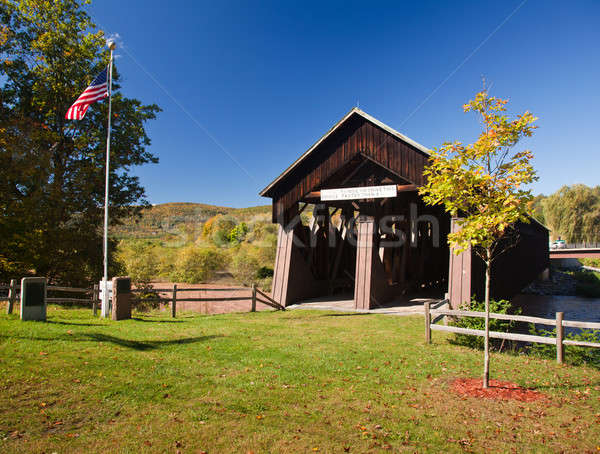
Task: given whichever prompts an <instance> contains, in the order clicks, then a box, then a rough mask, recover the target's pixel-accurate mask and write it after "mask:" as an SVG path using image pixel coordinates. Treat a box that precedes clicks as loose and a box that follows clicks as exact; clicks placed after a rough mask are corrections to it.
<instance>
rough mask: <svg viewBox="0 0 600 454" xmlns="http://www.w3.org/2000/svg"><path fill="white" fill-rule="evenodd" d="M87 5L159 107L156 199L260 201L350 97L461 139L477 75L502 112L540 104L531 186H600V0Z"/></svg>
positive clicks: (420, 136) (131, 84) (123, 69)
mask: <svg viewBox="0 0 600 454" xmlns="http://www.w3.org/2000/svg"><path fill="white" fill-rule="evenodd" d="M88 9H89V12H90V14H91V15H92V17H93V18H94V19H95V21H96V22H97V23H98V24H99V25H100V26H101V28H103V29H104V30H106V31H107V32H108V33H115V34H118V35H119V36H120V41H119V42H120V45H121V46H123V47H124V48H123V47H122V48H120V49H118V50H117V54H118V59H117V65H118V68H119V71H120V73H121V75H122V76H123V83H122V87H123V91H124V93H125V95H126V96H129V97H135V98H139V99H140V100H142V101H143V102H145V103H157V104H158V105H159V106H161V108H162V109H163V112H162V113H161V114H160V115H159V117H158V119H157V120H155V121H154V122H152V123H150V124H149V126H148V132H149V135H150V138H151V139H152V146H151V150H152V152H153V153H154V154H155V155H157V156H158V157H159V159H160V163H159V164H157V165H147V166H143V167H139V168H135V169H133V172H134V173H135V174H136V175H139V177H140V179H141V182H142V184H143V185H144V186H145V187H146V190H147V195H148V199H149V200H150V202H151V203H164V202H202V203H211V204H216V205H225V206H236V207H242V206H249V205H257V204H266V203H269V202H270V199H264V198H261V197H259V196H258V192H259V191H260V190H261V189H262V188H263V187H265V186H266V185H267V184H268V183H270V182H271V180H273V179H274V178H275V177H276V176H277V175H279V174H280V173H281V172H282V171H283V170H284V169H285V168H286V167H287V166H288V165H289V164H290V163H291V162H293V161H294V160H295V159H296V158H297V157H298V156H300V155H301V154H302V153H303V152H304V151H305V150H306V149H307V148H308V147H309V146H310V145H311V144H312V143H314V142H315V141H316V140H317V139H318V138H319V137H320V136H321V135H322V134H324V133H325V132H326V131H327V130H328V129H329V128H330V127H331V126H332V125H333V124H335V123H336V122H337V121H338V120H339V119H340V118H341V117H342V116H343V115H344V114H345V113H346V112H347V111H348V110H350V109H351V108H352V107H354V106H355V105H357V103H359V105H360V108H361V109H363V110H365V111H366V112H367V113H369V114H371V115H373V116H375V117H376V118H378V119H379V120H381V121H383V122H384V123H387V124H388V125H390V126H391V127H393V128H396V129H398V130H399V131H400V132H402V133H403V134H405V135H407V136H409V137H411V138H412V139H414V140H416V141H418V142H420V143H422V144H423V145H425V146H427V147H436V146H440V145H441V144H442V143H443V142H444V141H447V140H462V141H464V142H468V141H471V140H473V139H474V138H475V137H476V134H477V133H478V128H479V125H478V123H477V120H476V118H475V117H474V116H473V115H469V114H464V113H463V112H462V109H461V106H462V105H463V104H464V103H465V102H466V101H468V100H469V99H470V98H471V97H472V96H473V95H474V94H475V93H476V92H477V91H478V90H479V89H480V88H481V80H482V76H485V78H486V80H487V83H488V85H491V93H492V94H493V95H495V96H499V97H503V98H509V99H510V100H511V102H510V103H509V109H510V110H511V111H512V112H514V113H520V112H522V111H524V110H530V111H531V112H533V113H534V114H535V115H536V116H538V117H539V121H538V125H539V129H538V130H537V131H536V133H535V135H534V137H533V138H531V139H528V140H527V141H526V142H523V143H522V144H520V147H522V148H529V149H531V150H533V152H534V154H535V163H534V165H535V167H536V169H537V170H538V175H539V177H540V180H539V181H538V182H537V183H536V184H535V185H534V186H533V190H534V193H545V194H548V193H551V192H553V191H555V190H557V189H558V188H559V187H560V186H562V185H565V184H573V183H585V184H587V185H598V184H600V177H599V174H600V172H599V170H600V165H599V164H600V163H599V157H600V146H599V145H598V143H599V141H598V139H597V131H598V129H599V128H600V87H599V81H600V52H599V50H598V46H599V44H600V27H599V26H598V24H599V23H600V2H598V1H595V0H589V1H585V0H583V1H573V2H563V1H543V0H528V1H525V2H522V1H521V0H520V1H514V0H507V1H502V2H498V1H493V2H486V1H481V2H479V1H465V2H462V1H449V2H438V1H422V2H402V1H391V2H364V1H362V2H352V1H350V2H348V1H344V2H323V1H321V2H310V1H303V2H283V1H281V2H279V1H275V2H270V1H261V2H231V1H218V2H214V1H210V2H204V1H177V0H173V1H170V2H165V1H164V0H161V1H158V0H144V1H142V0H127V1H123V0H119V1H116V0H96V1H95V2H94V3H93V4H92V5H91V6H89V7H88ZM511 14H512V15H511ZM473 51H475V52H473ZM449 76H450V77H449ZM440 85H441V86H440ZM161 87H163V88H164V89H163V88H161ZM436 89H437V90H436ZM424 101H426V102H424ZM224 150H225V151H224ZM232 158H233V159H232Z"/></svg>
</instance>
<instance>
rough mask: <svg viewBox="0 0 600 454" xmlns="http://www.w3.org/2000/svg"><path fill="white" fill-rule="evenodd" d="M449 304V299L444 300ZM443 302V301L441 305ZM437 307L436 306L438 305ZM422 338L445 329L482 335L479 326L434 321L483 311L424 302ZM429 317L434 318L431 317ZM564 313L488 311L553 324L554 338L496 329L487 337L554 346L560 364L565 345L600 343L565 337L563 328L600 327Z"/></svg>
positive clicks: (505, 317) (502, 317) (492, 315)
mask: <svg viewBox="0 0 600 454" xmlns="http://www.w3.org/2000/svg"><path fill="white" fill-rule="evenodd" d="M443 303H448V301H447V300H446V301H443ZM444 305H445V304H444ZM438 307H439V306H438ZM424 311H425V341H426V342H427V343H428V344H429V343H431V330H435V331H446V332H450V333H457V334H466V335H471V336H480V337H483V336H485V331H484V330H480V329H471V328H461V327H459V326H448V325H438V324H437V322H438V321H439V320H441V319H443V318H444V317H446V316H449V317H475V318H485V312H476V311H462V310H452V309H444V308H436V309H432V308H431V303H425V305H424ZM432 316H433V317H434V319H433V320H432ZM563 317H564V313H563V312H557V313H556V318H555V319H551V318H541V317H530V316H528V315H509V314H495V313H490V319H495V320H509V321H515V322H525V323H533V324H537V325H547V326H555V327H556V337H546V336H536V335H533V334H520V333H504V332H499V331H490V338H493V339H507V340H514V341H521V342H532V343H539V344H549V345H556V362H557V363H559V364H562V363H563V362H564V357H565V345H575V346H579V347H590V348H600V343H597V342H587V341H579V340H574V339H565V328H579V329H600V323H596V322H578V321H572V320H564V319H563Z"/></svg>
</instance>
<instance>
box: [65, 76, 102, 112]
mask: <svg viewBox="0 0 600 454" xmlns="http://www.w3.org/2000/svg"><path fill="white" fill-rule="evenodd" d="M107 72H108V68H106V69H105V70H104V71H102V72H101V73H100V74H98V76H96V78H95V79H94V81H93V82H92V83H91V84H90V86H89V87H87V88H86V89H85V90H84V92H83V93H81V95H79V98H77V100H76V101H75V102H74V103H73V105H72V106H71V107H69V110H67V114H66V115H65V118H66V119H67V120H81V119H83V117H84V116H85V113H86V111H87V110H88V107H90V104H92V103H94V102H96V101H99V100H101V99H104V98H106V97H107V96H108V83H107Z"/></svg>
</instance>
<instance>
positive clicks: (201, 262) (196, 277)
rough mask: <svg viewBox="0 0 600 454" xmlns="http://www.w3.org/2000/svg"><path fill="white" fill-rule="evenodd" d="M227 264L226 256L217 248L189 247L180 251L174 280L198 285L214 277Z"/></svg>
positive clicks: (173, 275) (173, 274) (173, 276)
mask: <svg viewBox="0 0 600 454" xmlns="http://www.w3.org/2000/svg"><path fill="white" fill-rule="evenodd" d="M224 264H225V257H224V255H223V254H222V253H221V252H220V251H218V250H217V249H215V248H197V247H195V246H187V247H185V248H183V249H181V250H180V251H179V254H178V256H177V260H176V262H175V271H174V272H173V273H172V276H171V277H172V279H173V280H175V281H178V282H187V283H190V284H197V283H199V282H205V281H207V280H209V279H211V278H212V277H213V276H214V273H215V271H217V270H219V269H221V268H222V267H223V266H224Z"/></svg>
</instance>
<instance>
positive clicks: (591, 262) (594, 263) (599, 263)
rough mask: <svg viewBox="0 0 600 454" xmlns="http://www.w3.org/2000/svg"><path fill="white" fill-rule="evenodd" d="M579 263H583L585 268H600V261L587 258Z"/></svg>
mask: <svg viewBox="0 0 600 454" xmlns="http://www.w3.org/2000/svg"><path fill="white" fill-rule="evenodd" d="M579 261H580V262H581V263H583V264H584V265H585V266H591V267H593V268H600V259H589V258H585V259H579Z"/></svg>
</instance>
